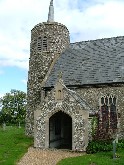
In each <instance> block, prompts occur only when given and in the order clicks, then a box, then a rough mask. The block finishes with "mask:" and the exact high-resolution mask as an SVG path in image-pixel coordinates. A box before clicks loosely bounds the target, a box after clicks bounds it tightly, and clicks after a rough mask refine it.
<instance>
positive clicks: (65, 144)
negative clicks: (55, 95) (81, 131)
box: [49, 111, 72, 149]
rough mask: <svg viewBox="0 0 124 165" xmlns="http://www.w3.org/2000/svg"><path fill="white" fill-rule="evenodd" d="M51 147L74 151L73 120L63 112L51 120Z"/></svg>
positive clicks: (53, 116)
mask: <svg viewBox="0 0 124 165" xmlns="http://www.w3.org/2000/svg"><path fill="white" fill-rule="evenodd" d="M49 147H50V148H59V149H60V148H61V149H72V118H71V117H70V116H69V115H67V114H66V113H64V112H62V111H59V112H56V113H55V114H53V115H52V116H51V117H50V118H49Z"/></svg>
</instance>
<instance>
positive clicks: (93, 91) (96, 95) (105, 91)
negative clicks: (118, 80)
mask: <svg viewBox="0 0 124 165" xmlns="http://www.w3.org/2000/svg"><path fill="white" fill-rule="evenodd" d="M76 92H77V93H78V94H79V95H80V96H81V97H82V98H83V99H84V100H86V102H87V103H88V104H89V105H90V106H91V107H92V108H93V109H94V110H96V111H97V112H98V110H100V98H101V97H102V96H106V95H113V96H116V98H117V110H118V113H119V114H120V115H119V121H118V128H119V130H118V131H119V132H120V134H119V136H120V137H122V138H124V85H121V86H119V85H118V86H113V87H112V86H107V85H106V86H102V87H96V88H95V87H85V88H80V89H76Z"/></svg>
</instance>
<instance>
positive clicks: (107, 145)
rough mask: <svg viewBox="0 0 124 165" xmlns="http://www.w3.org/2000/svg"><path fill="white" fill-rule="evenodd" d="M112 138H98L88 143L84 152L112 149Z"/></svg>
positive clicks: (90, 152)
mask: <svg viewBox="0 0 124 165" xmlns="http://www.w3.org/2000/svg"><path fill="white" fill-rule="evenodd" d="M112 148H113V146H112V140H107V141H106V140H98V141H91V142H89V143H88V146H87V148H86V153H88V154H92V153H96V152H100V151H112Z"/></svg>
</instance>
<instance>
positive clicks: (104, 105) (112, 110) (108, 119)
mask: <svg viewBox="0 0 124 165" xmlns="http://www.w3.org/2000/svg"><path fill="white" fill-rule="evenodd" d="M116 102H117V99H116V97H115V96H104V97H101V120H102V128H103V129H104V128H105V129H108V128H110V129H117V110H116Z"/></svg>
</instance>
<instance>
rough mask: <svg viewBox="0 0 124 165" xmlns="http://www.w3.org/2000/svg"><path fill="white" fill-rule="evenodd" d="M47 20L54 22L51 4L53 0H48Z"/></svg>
mask: <svg viewBox="0 0 124 165" xmlns="http://www.w3.org/2000/svg"><path fill="white" fill-rule="evenodd" d="M48 22H54V6H53V0H51V1H50V6H49V13H48Z"/></svg>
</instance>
